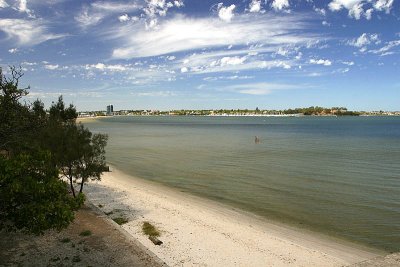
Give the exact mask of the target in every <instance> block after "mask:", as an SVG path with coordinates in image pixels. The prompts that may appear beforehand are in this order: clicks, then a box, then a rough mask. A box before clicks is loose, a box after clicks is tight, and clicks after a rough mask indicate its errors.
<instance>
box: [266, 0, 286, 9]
mask: <svg viewBox="0 0 400 267" xmlns="http://www.w3.org/2000/svg"><path fill="white" fill-rule="evenodd" d="M271 6H272V8H273V9H275V10H282V9H286V8H289V6H290V5H289V0H273V2H272V4H271Z"/></svg>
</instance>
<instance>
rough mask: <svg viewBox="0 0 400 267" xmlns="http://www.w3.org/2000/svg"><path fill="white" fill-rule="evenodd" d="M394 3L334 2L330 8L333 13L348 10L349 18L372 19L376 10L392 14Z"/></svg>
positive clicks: (391, 0) (382, 0)
mask: <svg viewBox="0 0 400 267" xmlns="http://www.w3.org/2000/svg"><path fill="white" fill-rule="evenodd" d="M393 3H394V0H332V1H331V2H330V3H329V5H328V7H329V9H330V10H331V11H339V10H341V9H347V10H348V14H349V16H350V17H353V18H355V19H360V18H361V17H363V16H364V17H365V18H366V19H371V18H372V13H373V11H374V10H376V11H385V12H386V13H390V10H391V8H392V7H393ZM368 7H369V8H368Z"/></svg>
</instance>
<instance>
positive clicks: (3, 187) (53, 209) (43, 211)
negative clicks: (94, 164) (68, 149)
mask: <svg viewBox="0 0 400 267" xmlns="http://www.w3.org/2000/svg"><path fill="white" fill-rule="evenodd" d="M10 73H11V77H9V78H7V77H6V76H5V75H3V73H2V71H1V69H0V227H1V228H3V227H5V228H7V229H14V230H15V229H18V230H23V231H26V232H30V233H42V232H43V231H45V230H47V229H61V228H64V227H66V226H67V225H68V224H69V223H70V222H71V221H72V220H73V218H74V211H75V210H76V209H78V208H79V207H80V206H81V205H82V203H83V200H84V197H83V195H79V197H78V198H73V197H71V196H70V194H69V193H68V190H67V186H66V183H65V182H63V181H62V180H60V179H59V176H58V173H59V170H58V169H57V167H56V166H55V165H54V164H53V160H52V158H53V157H54V156H55V155H54V154H52V153H51V151H50V150H48V149H46V146H43V145H42V142H41V139H42V137H43V134H44V133H45V129H49V128H47V125H48V122H49V120H48V116H47V115H46V112H45V110H44V105H43V103H42V102H40V101H39V100H37V101H35V102H34V103H33V104H32V105H31V104H27V103H22V101H21V99H22V97H24V96H26V95H27V93H28V91H27V90H28V88H25V89H20V88H18V87H19V79H20V78H21V77H22V76H23V75H22V72H21V69H19V70H18V69H16V68H15V67H10Z"/></svg>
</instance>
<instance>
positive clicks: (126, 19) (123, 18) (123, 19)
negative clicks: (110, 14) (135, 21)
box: [118, 14, 130, 22]
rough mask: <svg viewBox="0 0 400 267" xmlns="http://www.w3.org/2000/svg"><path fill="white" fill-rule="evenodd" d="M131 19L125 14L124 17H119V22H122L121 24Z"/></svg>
mask: <svg viewBox="0 0 400 267" xmlns="http://www.w3.org/2000/svg"><path fill="white" fill-rule="evenodd" d="M129 19H130V17H129V15H128V14H123V15H121V16H119V17H118V20H119V21H121V22H125V21H128V20H129Z"/></svg>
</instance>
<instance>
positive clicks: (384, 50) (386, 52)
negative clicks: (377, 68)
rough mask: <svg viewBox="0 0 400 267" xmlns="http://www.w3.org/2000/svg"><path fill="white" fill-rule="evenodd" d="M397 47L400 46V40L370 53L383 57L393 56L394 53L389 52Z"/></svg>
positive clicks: (388, 43)
mask: <svg viewBox="0 0 400 267" xmlns="http://www.w3.org/2000/svg"><path fill="white" fill-rule="evenodd" d="M396 46H400V40H394V41H390V42H387V43H386V44H385V46H383V47H381V48H379V49H375V50H370V51H369V52H371V53H374V54H381V56H387V55H391V54H393V52H389V50H391V49H393V48H394V47H396Z"/></svg>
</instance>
